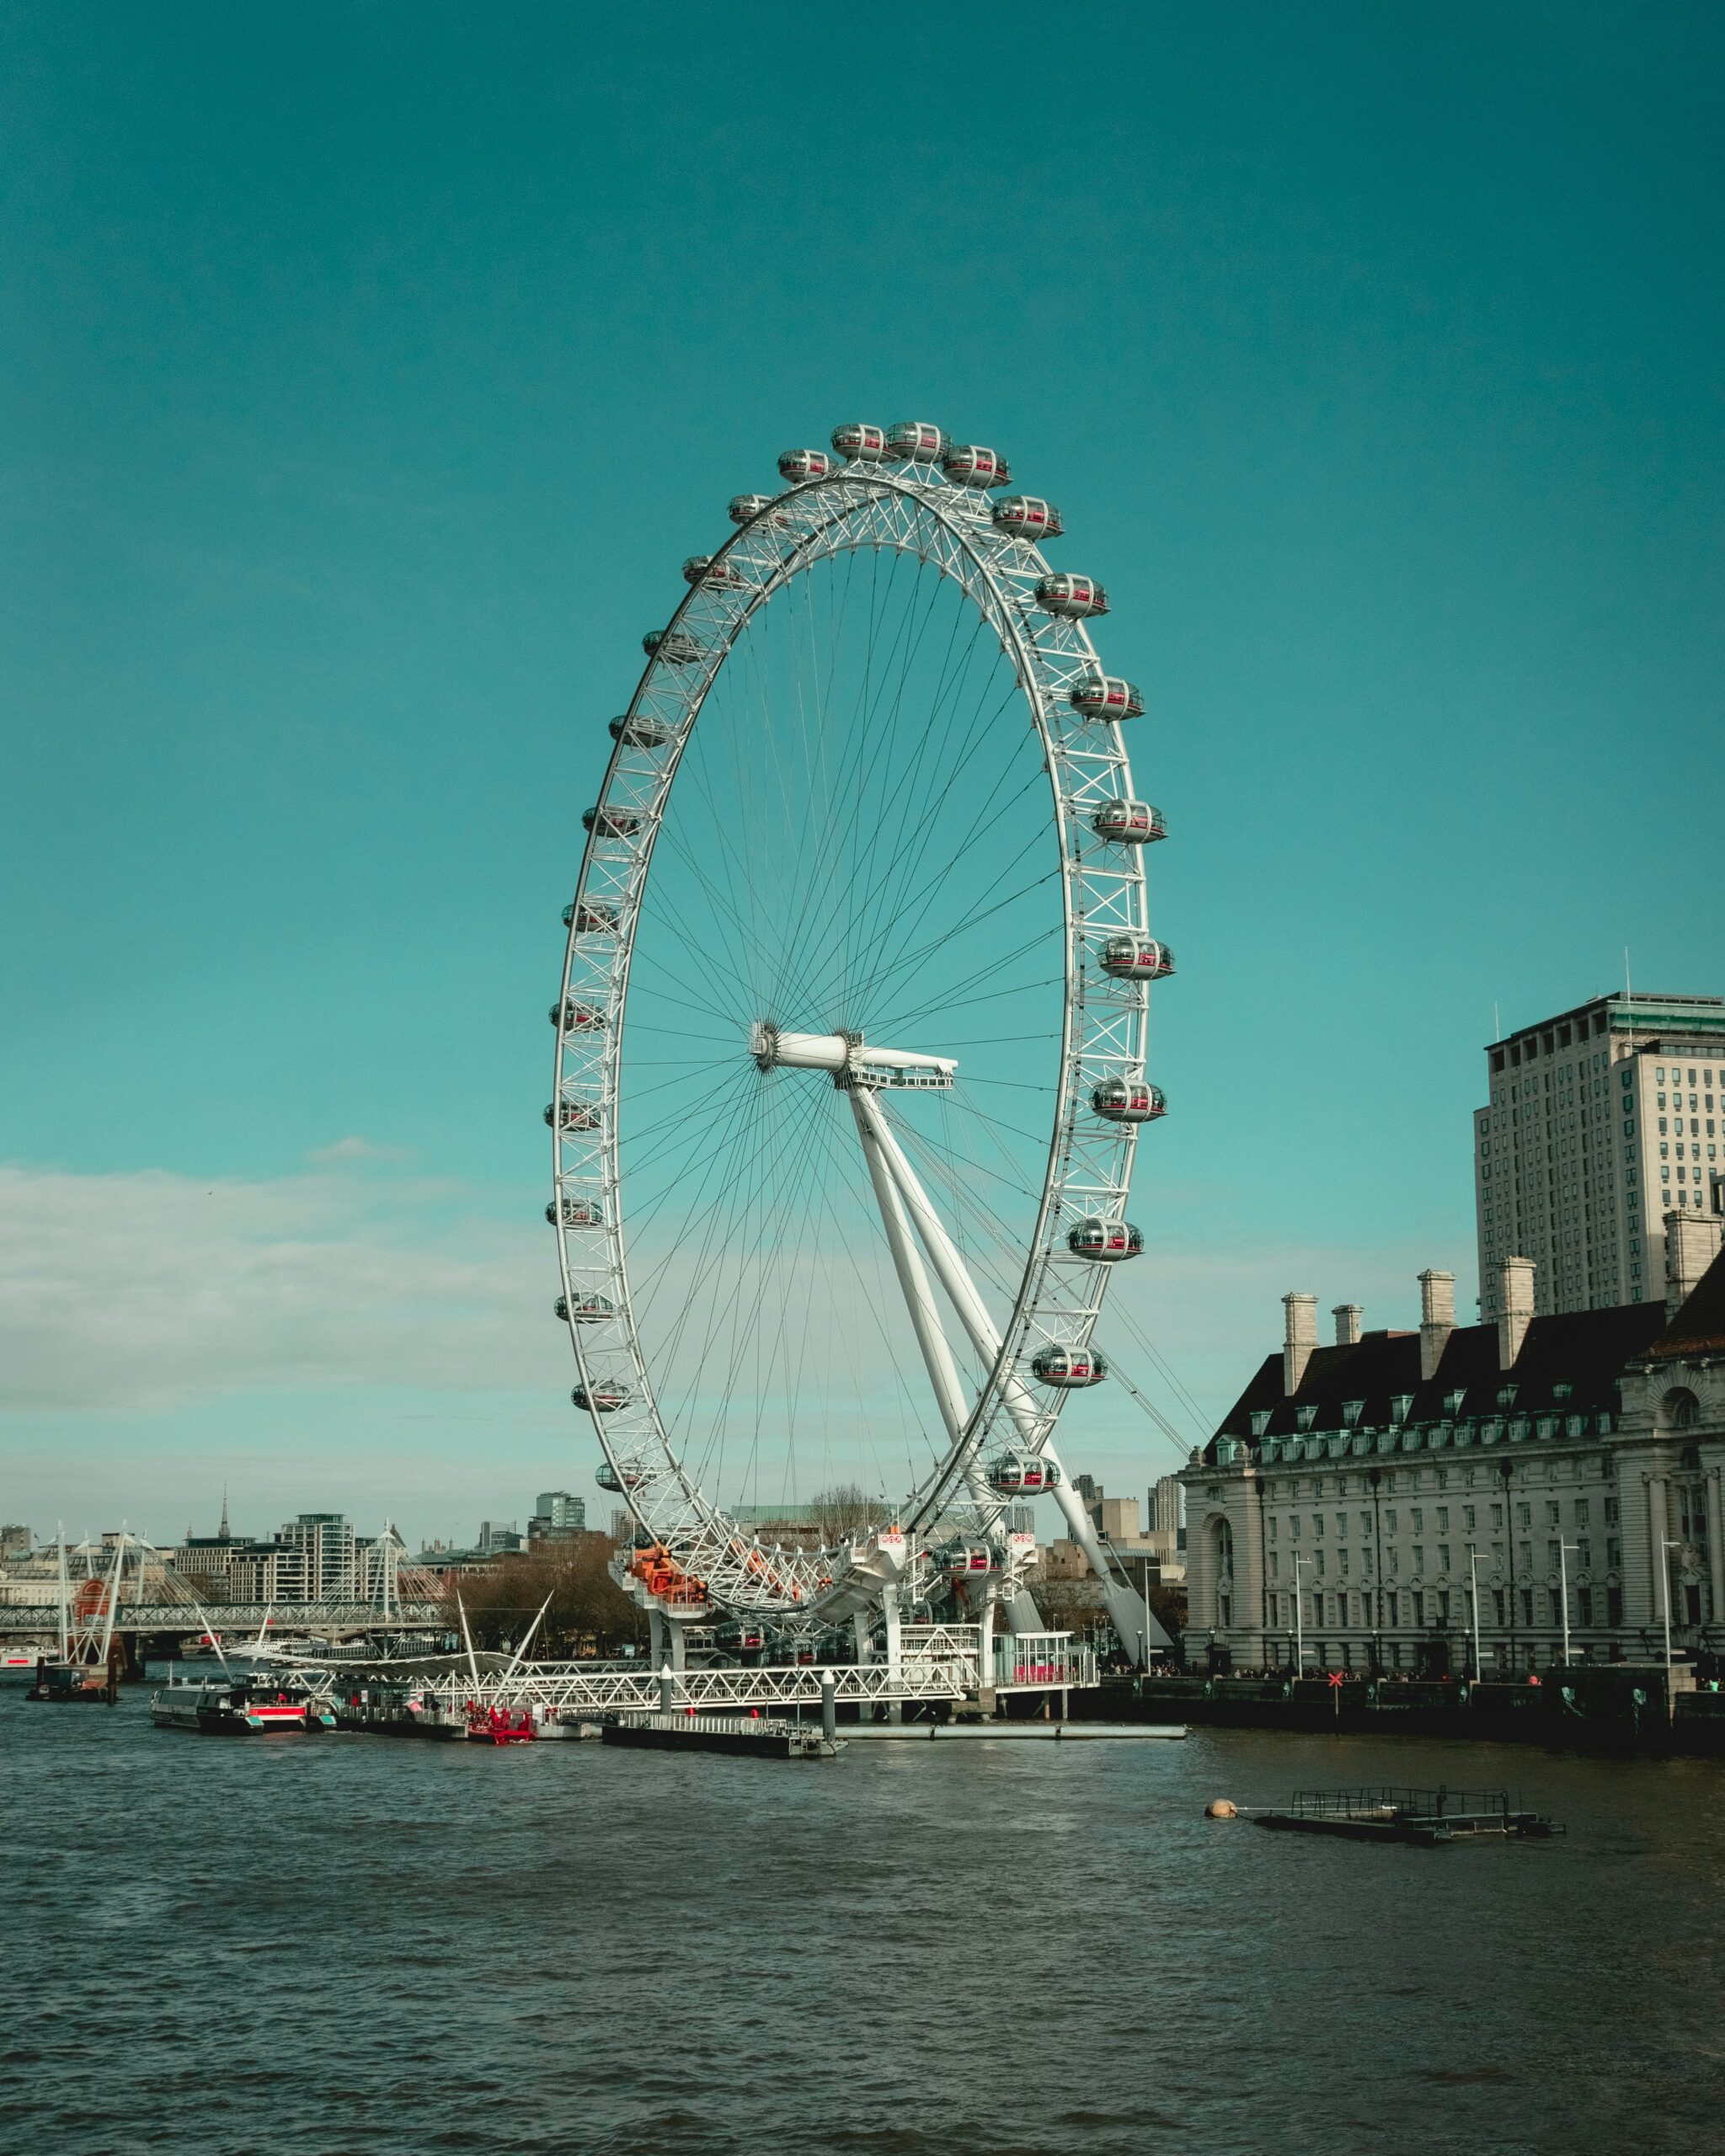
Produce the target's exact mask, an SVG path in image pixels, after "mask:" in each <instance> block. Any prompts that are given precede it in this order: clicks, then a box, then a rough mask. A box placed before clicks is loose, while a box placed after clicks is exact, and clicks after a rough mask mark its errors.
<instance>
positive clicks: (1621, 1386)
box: [1181, 1209, 1725, 1677]
mask: <svg viewBox="0 0 1725 2156" xmlns="http://www.w3.org/2000/svg"><path fill="white" fill-rule="evenodd" d="M1720 1227H1721V1224H1720V1222H1719V1221H1718V1220H1717V1219H1713V1218H1711V1217H1710V1216H1708V1215H1706V1214H1696V1213H1694V1212H1692V1211H1690V1210H1689V1209H1685V1211H1684V1212H1682V1213H1679V1212H1678V1211H1677V1210H1676V1209H1673V1210H1672V1211H1671V1212H1670V1213H1669V1214H1668V1215H1667V1216H1666V1218H1665V1219H1664V1222H1663V1223H1662V1224H1661V1229H1662V1242H1663V1244H1664V1250H1665V1262H1666V1267H1667V1274H1668V1279H1667V1292H1666V1294H1665V1296H1664V1298H1663V1299H1661V1300H1660V1301H1658V1302H1654V1303H1642V1304H1633V1303H1631V1304H1626V1305H1621V1307H1617V1308H1614V1309H1608V1310H1594V1311H1591V1312H1589V1311H1578V1312H1567V1313H1554V1314H1552V1315H1546V1316H1539V1315H1535V1270H1534V1267H1533V1265H1532V1264H1531V1262H1530V1261H1528V1260H1527V1259H1525V1258H1521V1257H1511V1258H1509V1259H1507V1260H1504V1261H1503V1262H1502V1263H1501V1265H1500V1267H1499V1271H1498V1278H1497V1280H1496V1282H1495V1283H1494V1291H1495V1294H1496V1297H1497V1300H1498V1307H1499V1312H1500V1315H1498V1318H1497V1320H1496V1321H1494V1322H1493V1323H1491V1324H1487V1325H1477V1326H1462V1327H1458V1326H1456V1325H1455V1312H1454V1292H1455V1283H1454V1276H1453V1275H1451V1274H1450V1273H1437V1272H1430V1271H1429V1272H1426V1273H1422V1274H1421V1275H1420V1287H1421V1300H1422V1310H1421V1323H1420V1326H1419V1329H1418V1331H1413V1329H1411V1328H1410V1329H1408V1330H1407V1331H1380V1332H1365V1331H1362V1330H1361V1327H1360V1322H1359V1320H1360V1313H1359V1310H1358V1308H1357V1307H1356V1306H1355V1305H1352V1304H1342V1305H1338V1308H1337V1311H1336V1321H1337V1323H1336V1340H1335V1343H1334V1345H1332V1346H1328V1347H1319V1346H1318V1344H1317V1339H1316V1297H1315V1296H1312V1295H1305V1294H1290V1295H1287V1296H1285V1297H1284V1299H1283V1301H1284V1310H1285V1313H1286V1317H1285V1326H1284V1342H1283V1346H1282V1348H1281V1350H1280V1352H1279V1353H1276V1354H1274V1355H1271V1356H1269V1357H1268V1358H1266V1359H1265V1361H1264V1363H1263V1365H1262V1367H1261V1368H1260V1369H1259V1370H1258V1373H1257V1374H1256V1375H1255V1376H1254V1377H1253V1379H1252V1382H1251V1383H1250V1384H1249V1385H1247V1388H1246V1390H1245V1391H1244V1392H1243V1393H1242V1395H1241V1396H1240V1398H1239V1400H1238V1401H1236V1404H1235V1406H1233V1408H1232V1409H1231V1411H1230V1412H1229V1413H1228V1414H1227V1415H1226V1417H1224V1418H1223V1421H1222V1423H1221V1426H1220V1428H1219V1429H1218V1431H1217V1432H1216V1433H1215V1437H1214V1438H1211V1440H1210V1444H1208V1445H1207V1446H1205V1447H1204V1449H1203V1450H1202V1451H1201V1452H1194V1454H1193V1456H1192V1460H1191V1461H1190V1463H1189V1464H1188V1466H1187V1468H1186V1469H1185V1470H1184V1471H1183V1475H1182V1476H1181V1480H1182V1481H1183V1483H1184V1484H1185V1486H1186V1496H1187V1519H1188V1532H1187V1587H1188V1598H1189V1602H1188V1610H1189V1615H1188V1628H1187V1631H1186V1634H1185V1646H1186V1651H1187V1655H1188V1660H1189V1661H1191V1662H1194V1664H1197V1665H1199V1666H1204V1664H1206V1663H1208V1664H1209V1665H1210V1666H1212V1667H1223V1666H1231V1667H1234V1668H1281V1667H1289V1666H1291V1665H1292V1664H1294V1663H1295V1661H1296V1660H1303V1662H1304V1664H1305V1666H1306V1667H1307V1668H1331V1669H1354V1670H1365V1671H1370V1670H1405V1671H1407V1672H1409V1673H1413V1672H1417V1671H1423V1672H1425V1673H1429V1674H1433V1675H1441V1674H1444V1673H1455V1674H1458V1675H1459V1674H1461V1673H1464V1672H1468V1671H1471V1669H1472V1668H1474V1667H1475V1657H1476V1652H1477V1656H1478V1661H1479V1664H1480V1666H1481V1667H1482V1668H1483V1670H1484V1673H1485V1674H1486V1675H1487V1676H1488V1677H1490V1676H1493V1675H1494V1674H1504V1675H1507V1674H1509V1673H1524V1672H1526V1671H1529V1670H1538V1669H1545V1668H1550V1667H1551V1666H1553V1665H1554V1664H1556V1663H1557V1662H1561V1660H1562V1654H1563V1651H1564V1641H1565V1626H1566V1619H1567V1638H1568V1645H1569V1651H1570V1652H1571V1654H1572V1656H1573V1657H1574V1658H1576V1659H1594V1660H1624V1659H1626V1660H1631V1661H1634V1660H1642V1659H1647V1658H1648V1657H1653V1658H1658V1657H1659V1656H1660V1655H1662V1654H1663V1652H1664V1621H1665V1615H1666V1611H1667V1607H1668V1604H1669V1614H1670V1618H1671V1624H1672V1635H1673V1640H1674V1645H1675V1646H1676V1647H1677V1648H1678V1649H1679V1650H1680V1652H1683V1653H1685V1654H1686V1655H1689V1656H1691V1657H1695V1658H1696V1660H1697V1662H1699V1663H1700V1664H1701V1667H1702V1668H1703V1670H1704V1672H1707V1673H1710V1672H1711V1671H1712V1669H1713V1668H1715V1667H1716V1666H1717V1657H1720V1656H1721V1655H1722V1654H1725V1572H1722V1565H1725V1528H1722V1509H1721V1474H1722V1470H1725V1257H1721V1256H1720V1255H1719V1254H1718V1253H1719V1246H1720Z"/></svg>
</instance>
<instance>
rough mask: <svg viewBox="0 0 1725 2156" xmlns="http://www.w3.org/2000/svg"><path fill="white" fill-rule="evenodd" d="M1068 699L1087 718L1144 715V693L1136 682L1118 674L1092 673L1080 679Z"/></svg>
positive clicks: (1135, 716) (1136, 716)
mask: <svg viewBox="0 0 1725 2156" xmlns="http://www.w3.org/2000/svg"><path fill="white" fill-rule="evenodd" d="M1066 702H1068V703H1069V704H1071V707H1072V708H1073V710H1074V711H1076V712H1078V713H1079V715H1080V716H1081V718H1143V716H1144V696H1143V693H1142V691H1140V689H1139V688H1138V686H1137V685H1136V684H1135V682H1132V681H1123V680H1121V679H1120V677H1119V675H1118V674H1092V675H1091V676H1090V677H1089V679H1088V680H1083V681H1080V682H1079V683H1078V684H1077V686H1076V687H1075V688H1074V689H1073V690H1072V691H1071V693H1070V694H1069V695H1068V696H1067V698H1066Z"/></svg>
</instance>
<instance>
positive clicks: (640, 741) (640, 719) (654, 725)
mask: <svg viewBox="0 0 1725 2156" xmlns="http://www.w3.org/2000/svg"><path fill="white" fill-rule="evenodd" d="M611 739H612V740H613V741H621V742H622V744H623V746H624V748H626V749H662V748H663V747H664V746H665V743H666V742H667V741H669V740H670V739H671V728H670V727H668V726H664V725H661V724H660V722H659V720H658V719H656V718H649V717H648V716H647V714H646V712H644V711H631V712H624V713H623V715H622V718H614V719H612V721H611Z"/></svg>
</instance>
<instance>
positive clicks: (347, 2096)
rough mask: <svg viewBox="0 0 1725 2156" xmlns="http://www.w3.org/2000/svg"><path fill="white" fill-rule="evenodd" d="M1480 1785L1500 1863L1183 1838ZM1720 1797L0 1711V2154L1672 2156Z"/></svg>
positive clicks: (1322, 1752)
mask: <svg viewBox="0 0 1725 2156" xmlns="http://www.w3.org/2000/svg"><path fill="white" fill-rule="evenodd" d="M1367 1780H1371V1781H1384V1780H1396V1781H1405V1782H1414V1783H1434V1782H1437V1781H1439V1780H1447V1781H1448V1782H1450V1783H1451V1784H1452V1785H1455V1784H1463V1783H1465V1784H1467V1785H1493V1784H1501V1783H1504V1782H1509V1783H1510V1784H1512V1785H1514V1786H1516V1787H1519V1789H1520V1790H1521V1791H1522V1792H1523V1793H1524V1795H1525V1797H1526V1798H1527V1800H1528V1801H1530V1803H1533V1804H1535V1805H1537V1806H1538V1807H1539V1808H1541V1809H1542V1810H1545V1811H1547V1812H1551V1813H1552V1814H1554V1815H1555V1816H1557V1817H1559V1818H1561V1819H1562V1820H1564V1821H1566V1822H1567V1825H1568V1828H1569V1833H1568V1836H1567V1838H1566V1839H1564V1840H1562V1841H1559V1842H1557V1843H1554V1844H1549V1845H1546V1846H1520V1847H1509V1848H1500V1847H1482V1848H1478V1849H1467V1848H1452V1849H1437V1850H1425V1849H1378V1848H1372V1847H1363V1846H1359V1845H1356V1844H1347V1843H1337V1842H1328V1841H1317V1840H1307V1839H1305V1838H1299V1837H1284V1836H1279V1835H1272V1834H1265V1833H1260V1832H1258V1830H1257V1829H1255V1828H1248V1827H1246V1826H1244V1825H1241V1824H1236V1825H1231V1826H1226V1825H1219V1824H1215V1823H1211V1822H1206V1821H1205V1820H1204V1818H1203V1817H1202V1816H1201V1815H1202V1812H1203V1807H1204V1803H1205V1802H1206V1801H1208V1800H1209V1799H1210V1797H1212V1796H1217V1795H1227V1796H1232V1797H1234V1798H1236V1800H1237V1801H1242V1802H1244V1801H1260V1802H1262V1801H1272V1800H1274V1799H1277V1798H1280V1797H1284V1796H1287V1795H1289V1794H1290V1792H1291V1791H1292V1790H1293V1789H1294V1788H1295V1786H1296V1785H1300V1784H1306V1783H1323V1784H1342V1783H1347V1782H1357V1781H1367ZM1722 1795H1725V1769H1722V1768H1720V1767H1718V1766H1713V1765H1707V1764H1697V1763H1677V1764H1655V1763H1647V1762H1639V1763H1632V1764H1631V1763H1617V1762H1611V1761H1595V1760H1589V1759H1577V1758H1570V1757H1567V1756H1564V1755H1559V1754H1553V1753H1533V1752H1524V1751H1519V1750H1517V1751H1506V1750H1501V1749H1495V1748H1482V1747H1474V1746H1466V1745H1461V1744H1439V1743H1421V1742H1417V1741H1406V1742H1404V1741H1402V1740H1395V1739H1378V1740H1372V1739H1345V1738H1344V1739H1337V1740H1333V1741H1327V1740H1322V1739H1316V1738H1306V1737H1283V1736H1270V1735H1263V1736H1259V1735H1256V1734H1248V1733H1242V1732H1213V1733H1208V1734H1200V1735H1195V1736H1194V1737H1190V1738H1188V1740H1187V1741H1186V1742H1184V1743H1178V1744H1174V1743H1145V1742H1137V1743H1126V1744H1108V1743H1086V1744H1076V1745H1061V1746H1059V1747H1055V1746H1053V1745H1044V1744H1036V1743H1033V1744H1011V1743H1006V1742H988V1743H951V1744H945V1745H941V1744H934V1745H929V1744H909V1743H870V1744H860V1743H859V1744H854V1745H852V1747H851V1748H850V1749H849V1750H848V1751H847V1752H846V1754H845V1755H844V1757H843V1758H841V1759H840V1760H838V1761H836V1763H833V1764H827V1765H820V1766H814V1765H800V1764H795V1765H793V1764H764V1763H756V1762H750V1761H744V1760H732V1759H727V1758H711V1757H706V1758H688V1759H683V1758H665V1757H664V1756H662V1755H660V1754H654V1753H618V1752H614V1751H611V1750H608V1749H604V1748H601V1747H600V1746H598V1745H595V1744H573V1743H569V1744H547V1745H538V1746H531V1747H522V1748H518V1749H515V1750H510V1751H501V1752H499V1751H493V1750H491V1749H490V1748H480V1747H478V1746H477V1745H460V1744H457V1745H432V1744H416V1743H409V1742H387V1741H383V1740H379V1739H377V1738H366V1737H321V1738H318V1737H287V1738H282V1739H276V1740H269V1739H256V1740H243V1739H241V1740H233V1741H229V1742H220V1741H216V1740H213V1739H207V1738H200V1737H188V1736H184V1735H179V1734H175V1733H169V1732H159V1731H157V1730H155V1729H153V1728H152V1726H150V1723H149V1720H148V1716H147V1705H146V1695H145V1694H142V1693H141V1692H132V1693H129V1694H127V1695H126V1698H125V1700H123V1702H122V1704H121V1705H120V1706H119V1707H118V1708H117V1709H115V1710H112V1711H111V1712H110V1711H109V1710H104V1709H96V1708H54V1707H47V1706H36V1705H28V1704H26V1702H25V1701H24V1696H23V1694H22V1693H21V1692H20V1691H19V1690H17V1689H6V1690H4V1691H0V1868H3V1882H0V1883H3V1887H4V1896H5V1900H4V1925H5V1929H4V1934H3V1940H4V1946H3V1951H4V1956H5V1964H6V1968H7V1973H8V1978H9V1982H8V1985H7V1993H8V1999H9V2002H10V2004H9V2006H8V2023H7V2028H8V2041H7V2043H6V2045H5V2047H4V2051H3V2060H0V2148H3V2149H4V2150H7V2151H23V2150H29V2152H31V2156H60V2152H62V2151H77V2152H79V2156H84V2152H92V2153H93V2152H104V2151H109V2150H114V2151H129V2150H133V2149H153V2148H174V2149H176V2150H180V2151H185V2152H191V2153H193V2156H203V2152H206V2151H208V2152H211V2156H214V2153H215V2152H222V2156H227V2152H234V2156H239V2152H244V2156H275V2152H276V2151H290V2150H312V2151H317V2152H318V2156H346V2152H349V2151H354V2152H360V2151H363V2152H366V2156H395V2153H396V2152H401V2156H431V2153H432V2152H436V2151H441V2150H446V2149H449V2150H462V2151H467V2152H473V2156H486V2152H490V2151H508V2152H511V2153H513V2152H516V2151H522V2152H526V2151H563V2150H570V2151H580V2152H583V2156H585V2152H587V2151H606V2152H609V2151H622V2150H629V2151H635V2150H641V2151H666V2152H678V2153H679V2156H719V2152H724V2156H730V2152H748V2156H756V2152H761V2151H765V2150H769V2149H770V2150H775V2151H777V2150H783V2151H784V2152H786V2156H800V2152H804V2151H820V2150H826V2149H834V2150H855V2151H895V2152H896V2151H911V2152H921V2151H934V2150H940V2151H948V2150H951V2151H964V2152H966V2156H969V2153H970V2152H975V2153H976V2156H1007V2152H1022V2156H1055V2152H1061V2156H1064V2152H1066V2151H1075V2152H1076V2151H1082V2152H1085V2156H1114V2152H1117V2151H1119V2152H1124V2151H1134V2152H1136V2151H1140V2150H1144V2149H1146V2148H1152V2147H1156V2146H1158V2145H1166V2146H1167V2147H1168V2148H1178V2150H1180V2151H1181V2152H1183V2156H1186V2152H1191V2153H1192V2156H1208V2152H1212V2151H1215V2152H1221V2151H1227V2152H1233V2151H1240V2152H1251V2156H1260V2152H1272V2151H1274V2152H1282V2151H1288V2152H1303V2151H1306V2150H1312V2151H1320V2150H1321V2151H1324V2152H1327V2156H1351V2153H1352V2152H1354V2151H1356V2150H1358V2151H1362V2152H1363V2151H1368V2150H1370V2151H1372V2152H1396V2153H1397V2156H1400V2152H1404V2151H1408V2150H1413V2149H1420V2148H1426V2149H1437V2150H1444V2151H1447V2150H1451V2149H1455V2150H1461V2149H1466V2150H1468V2151H1477V2152H1520V2151H1540V2152H1544V2151H1547V2150H1550V2151H1557V2150H1568V2149H1571V2148H1587V2149H1606V2150H1609V2149H1613V2148H1619V2147H1621V2148H1634V2149H1637V2150H1639V2151H1664V2150H1673V2151H1675V2150H1685V2151H1691V2150H1696V2149H1705V2148H1718V2147H1720V2146H1721V2145H1722V2144H1725V2129H1722V2127H1721V2125H1720V2105H1719V2091H1720V2089H1722V2087H1725V2057H1722V2052H1725V2040H1722V2035H1721V2026H1722V2025H1721V2019H1720V2009H1721V2004H1722V1991H1725V1927H1722V1921H1721V1904H1722V1894H1721V1889H1722V1886H1725V1876H1722V1874H1725V1823H1722V1821H1725V1815H1722V1807H1721V1797H1722Z"/></svg>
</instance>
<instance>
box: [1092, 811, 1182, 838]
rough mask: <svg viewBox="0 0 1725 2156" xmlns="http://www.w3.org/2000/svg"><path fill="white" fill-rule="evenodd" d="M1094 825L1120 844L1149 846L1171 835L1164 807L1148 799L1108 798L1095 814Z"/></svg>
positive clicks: (1098, 832) (1098, 833)
mask: <svg viewBox="0 0 1725 2156" xmlns="http://www.w3.org/2000/svg"><path fill="white" fill-rule="evenodd" d="M1090 828H1091V830H1093V831H1094V832H1095V833H1096V835H1097V837H1098V838H1099V839H1112V840H1113V841H1114V843H1115V844H1116V845H1117V846H1148V845H1150V844H1151V841H1153V840H1156V839H1165V838H1166V837H1167V835H1168V827H1167V825H1166V824H1165V823H1164V822H1163V821H1162V810H1161V809H1152V808H1151V805H1150V803H1149V802H1147V801H1104V802H1103V804H1102V806H1101V808H1100V809H1097V811H1096V812H1095V814H1093V815H1092V817H1091V819H1090Z"/></svg>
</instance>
